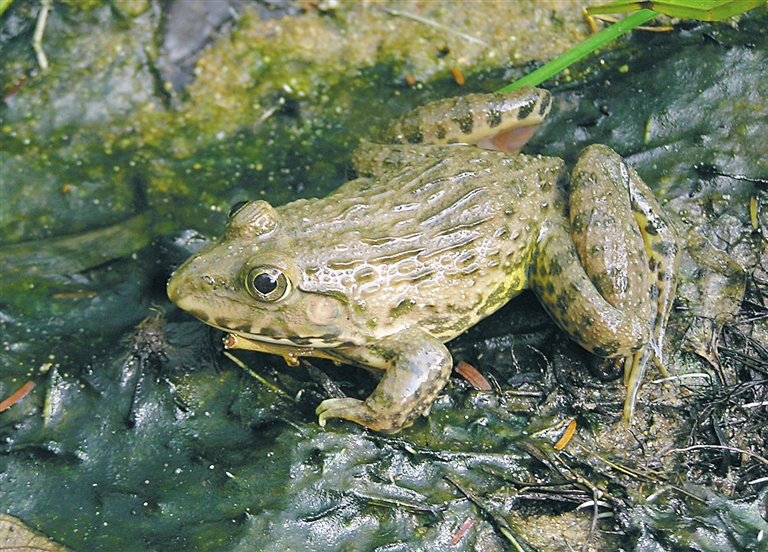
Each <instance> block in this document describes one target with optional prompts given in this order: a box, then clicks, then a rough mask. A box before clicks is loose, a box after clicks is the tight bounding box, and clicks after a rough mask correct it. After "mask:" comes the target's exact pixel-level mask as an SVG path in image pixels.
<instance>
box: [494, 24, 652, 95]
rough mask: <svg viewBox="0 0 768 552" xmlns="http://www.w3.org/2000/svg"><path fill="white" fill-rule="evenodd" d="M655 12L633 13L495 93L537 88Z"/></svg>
mask: <svg viewBox="0 0 768 552" xmlns="http://www.w3.org/2000/svg"><path fill="white" fill-rule="evenodd" d="M656 15H657V14H656V12H652V11H651V10H640V11H639V12H637V13H633V14H632V15H630V16H629V17H626V18H624V19H622V20H621V21H619V22H618V23H616V24H615V25H611V26H610V27H606V28H605V29H603V30H602V31H600V32H599V33H597V34H596V35H592V36H591V37H589V38H588V39H587V40H585V41H584V42H582V43H581V44H579V45H578V46H576V47H575V48H572V49H570V50H568V51H567V52H565V53H564V54H563V55H561V56H560V57H558V58H556V59H553V60H552V61H550V62H549V63H547V64H546V65H544V66H542V67H539V68H538V69H536V70H535V71H534V72H533V73H529V74H528V75H526V76H524V77H523V78H521V79H518V80H516V81H515V82H513V83H512V84H508V85H507V86H505V87H504V88H501V89H499V90H497V91H496V92H497V93H499V92H511V91H512V90H517V89H518V88H520V87H521V86H526V85H528V86H538V85H539V84H541V83H542V82H544V81H545V80H547V79H549V78H551V77H553V76H554V75H556V74H557V73H559V72H560V71H562V70H563V69H565V68H566V67H568V66H569V65H571V64H572V63H574V62H576V61H578V60H580V59H581V58H583V57H584V56H586V55H587V54H590V53H592V52H594V51H595V50H596V49H598V48H599V47H600V46H603V45H604V44H606V43H608V42H610V41H611V40H614V39H615V38H617V37H619V36H621V35H623V34H624V33H626V32H629V31H631V30H632V29H634V28H635V27H637V26H639V25H642V24H643V23H646V22H647V21H650V20H651V19H653V18H654V17H656Z"/></svg>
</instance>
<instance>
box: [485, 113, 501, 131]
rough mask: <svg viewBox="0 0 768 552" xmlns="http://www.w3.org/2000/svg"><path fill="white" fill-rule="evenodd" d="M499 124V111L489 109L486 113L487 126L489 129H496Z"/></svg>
mask: <svg viewBox="0 0 768 552" xmlns="http://www.w3.org/2000/svg"><path fill="white" fill-rule="evenodd" d="M500 124H501V111H499V110H498V109H491V110H490V111H489V112H488V126H489V127H490V128H496V127H497V126H499V125H500Z"/></svg>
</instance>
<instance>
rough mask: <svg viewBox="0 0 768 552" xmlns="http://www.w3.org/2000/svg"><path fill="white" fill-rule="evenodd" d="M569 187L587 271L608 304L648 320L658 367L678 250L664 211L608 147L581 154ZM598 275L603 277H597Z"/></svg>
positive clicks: (576, 238)
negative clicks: (629, 310) (631, 311)
mask: <svg viewBox="0 0 768 552" xmlns="http://www.w3.org/2000/svg"><path fill="white" fill-rule="evenodd" d="M571 187H572V191H571V197H570V202H571V226H572V229H573V233H574V242H575V243H576V244H577V248H578V250H579V255H580V257H581V259H582V263H583V264H584V266H585V268H586V270H587V273H588V274H589V276H590V278H591V279H592V281H593V282H595V284H596V285H597V286H598V288H601V289H600V291H601V293H602V295H603V296H604V297H605V298H606V299H608V301H609V302H611V304H613V305H614V306H616V307H617V308H620V309H622V310H627V309H632V310H634V311H635V312H637V313H638V316H642V317H649V318H650V319H651V321H652V324H651V325H652V327H653V335H652V338H651V342H650V344H651V347H652V349H653V350H654V357H655V360H656V363H657V364H658V365H659V367H660V368H663V365H662V359H661V341H662V339H663V336H664V332H665V329H666V321H667V318H668V317H669V312H670V310H671V308H672V302H673V300H674V295H675V285H676V281H677V268H678V250H679V248H678V244H677V238H676V236H675V232H674V230H673V228H672V226H671V224H670V223H669V221H668V219H667V217H666V214H665V213H664V210H663V209H662V208H661V205H659V203H658V202H657V201H656V198H655V197H654V195H653V192H652V191H651V190H650V188H648V186H647V185H646V184H645V182H643V181H642V179H641V178H640V176H639V175H638V174H637V173H636V172H635V171H634V169H632V167H630V166H628V165H627V164H626V162H625V161H624V160H623V159H622V158H621V156H619V155H618V154H617V153H616V152H614V151H613V150H612V149H610V148H609V147H607V146H602V145H593V146H590V147H588V148H586V149H585V150H584V151H583V152H582V155H581V157H580V158H579V161H578V163H577V164H576V167H575V168H574V171H573V177H572V179H571ZM598 209H599V210H600V211H601V212H602V213H600V212H598ZM606 211H607V212H608V214H607V215H606V214H605V212H606ZM605 219H610V220H612V221H614V222H613V224H610V223H603V221H605ZM589 251H592V252H594V251H597V254H594V253H593V254H592V255H588V254H587V252H589ZM622 272H623V273H624V274H625V275H626V277H622V276H621V273H622ZM601 273H602V274H604V275H608V276H605V277H603V278H602V281H601V276H600V275H601ZM611 275H616V276H615V277H614V276H611ZM603 282H605V285H604V286H603V285H602V284H603ZM624 287H626V291H625V289H624Z"/></svg>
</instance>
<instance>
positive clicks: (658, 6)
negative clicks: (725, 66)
mask: <svg viewBox="0 0 768 552" xmlns="http://www.w3.org/2000/svg"><path fill="white" fill-rule="evenodd" d="M765 2H766V0H659V1H658V2H654V1H650V2H639V1H637V0H619V1H617V2H610V3H609V4H603V5H600V6H591V7H589V8H587V13H588V14H589V15H594V14H606V13H625V12H629V11H634V10H637V9H640V8H641V7H645V8H648V9H651V10H653V11H655V12H657V13H663V14H664V15H669V16H670V17H680V18H683V19H698V20H700V21H722V20H723V19H728V18H729V17H733V16H734V15H739V14H740V13H744V12H748V11H749V10H752V9H755V8H756V7H758V6H759V5H761V4H765Z"/></svg>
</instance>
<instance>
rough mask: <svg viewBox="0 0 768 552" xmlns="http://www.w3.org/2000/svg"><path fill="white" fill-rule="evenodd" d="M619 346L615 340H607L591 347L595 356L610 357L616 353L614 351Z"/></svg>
mask: <svg viewBox="0 0 768 552" xmlns="http://www.w3.org/2000/svg"><path fill="white" fill-rule="evenodd" d="M620 348H621V345H620V344H619V343H617V342H615V341H609V342H608V343H605V344H604V345H602V346H600V347H595V348H594V349H592V353H594V354H596V355H597V356H601V357H605V358H610V357H612V356H615V355H616V352H617V351H618V350H619V349H620Z"/></svg>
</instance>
